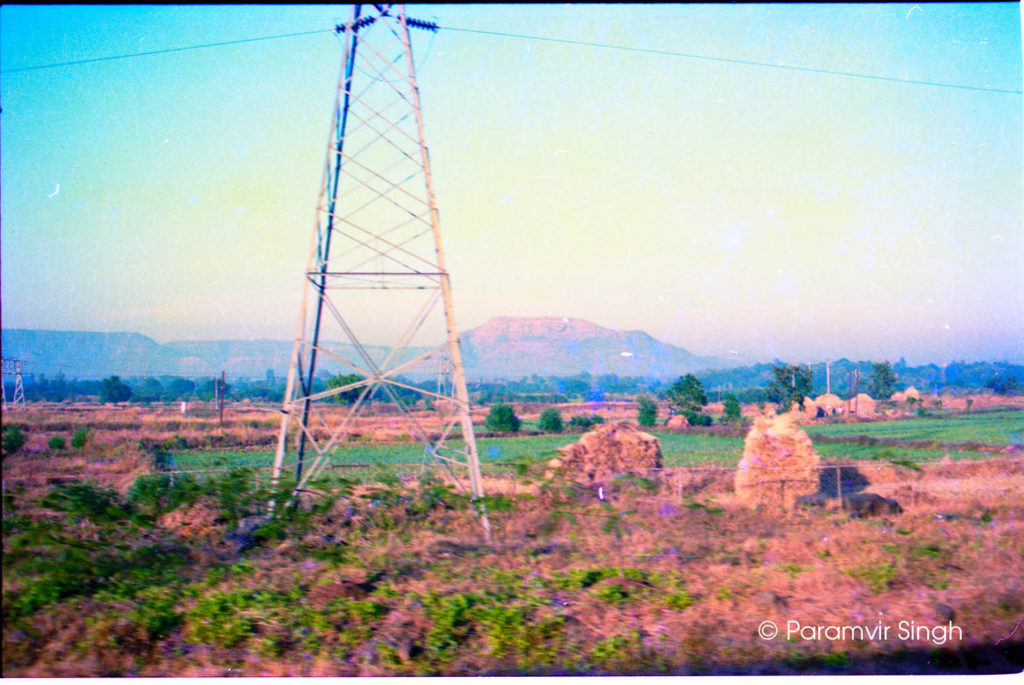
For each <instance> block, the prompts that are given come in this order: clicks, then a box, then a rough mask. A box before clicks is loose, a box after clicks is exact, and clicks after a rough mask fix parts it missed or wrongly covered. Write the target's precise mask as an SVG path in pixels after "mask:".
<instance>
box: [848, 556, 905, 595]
mask: <svg viewBox="0 0 1024 685" xmlns="http://www.w3.org/2000/svg"><path fill="white" fill-rule="evenodd" d="M843 573H845V574H846V575H848V576H850V577H852V578H856V579H857V580H860V581H863V582H864V583H865V584H866V585H867V586H868V587H870V588H871V589H872V590H874V591H875V592H884V591H885V590H888V589H889V584H890V583H891V582H892V580H893V579H894V578H895V577H896V569H895V568H894V567H893V565H892V564H891V563H889V562H886V563H884V564H875V565H872V566H856V567H854V568H848V569H844V570H843Z"/></svg>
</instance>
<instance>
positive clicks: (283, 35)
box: [2, 29, 334, 74]
mask: <svg viewBox="0 0 1024 685" xmlns="http://www.w3.org/2000/svg"><path fill="white" fill-rule="evenodd" d="M316 33H334V31H333V30H332V29H318V30H316V31H300V32H298V33H279V34H277V35H273V36H259V37H256V38H240V39H238V40H226V41H222V42H220V43H205V44H203V45H186V46H184V47H180V48H167V49H165V50H150V51H149V52H132V53H128V54H123V55H108V56H107V57H92V58H89V59H78V60H73V61H70V62H57V63H54V64H37V65H35V66H31V67H17V68H15V69H5V70H4V71H3V72H2V73H4V74H14V73H17V72H22V71H36V70H38V69H56V68H57V67H70V66H75V65H78V64H90V63H92V62H109V61H111V60H115V59H129V58H131V57H147V56H149V55H164V54H167V53H169V52H184V51H186V50H200V49H202V48H219V47H223V46H226V45H239V44H242V43H255V42H257V41H261V40H276V39H278V38H295V37H297V36H310V35H313V34H316Z"/></svg>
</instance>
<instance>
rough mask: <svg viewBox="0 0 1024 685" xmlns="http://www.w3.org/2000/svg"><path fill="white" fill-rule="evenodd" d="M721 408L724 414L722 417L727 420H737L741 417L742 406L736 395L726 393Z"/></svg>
mask: <svg viewBox="0 0 1024 685" xmlns="http://www.w3.org/2000/svg"><path fill="white" fill-rule="evenodd" d="M723 408H724V410H725V415H724V416H723V417H722V418H723V419H724V420H725V421H727V422H728V421H739V420H740V419H741V418H742V417H743V406H742V405H741V404H740V401H739V398H737V397H736V395H726V396H725V404H724V406H723Z"/></svg>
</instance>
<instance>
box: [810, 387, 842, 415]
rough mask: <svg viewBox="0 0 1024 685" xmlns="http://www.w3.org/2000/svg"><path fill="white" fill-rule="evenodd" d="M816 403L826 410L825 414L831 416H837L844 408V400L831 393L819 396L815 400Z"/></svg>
mask: <svg viewBox="0 0 1024 685" xmlns="http://www.w3.org/2000/svg"><path fill="white" fill-rule="evenodd" d="M814 403H815V404H816V405H818V406H819V407H821V408H822V409H824V410H825V413H826V414H828V415H829V416H831V415H832V414H835V413H836V412H837V411H839V410H840V409H841V408H842V406H843V400H842V398H841V397H839V395H836V394H835V393H831V392H830V393H827V394H825V395H818V396H817V397H816V398H814Z"/></svg>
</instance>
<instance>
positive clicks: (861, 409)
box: [850, 393, 875, 416]
mask: <svg viewBox="0 0 1024 685" xmlns="http://www.w3.org/2000/svg"><path fill="white" fill-rule="evenodd" d="M850 414H851V415H854V416H874V415H875V401H874V400H873V399H871V396H870V395H866V394H865V393H858V394H857V396H856V397H854V398H853V399H852V400H850Z"/></svg>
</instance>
